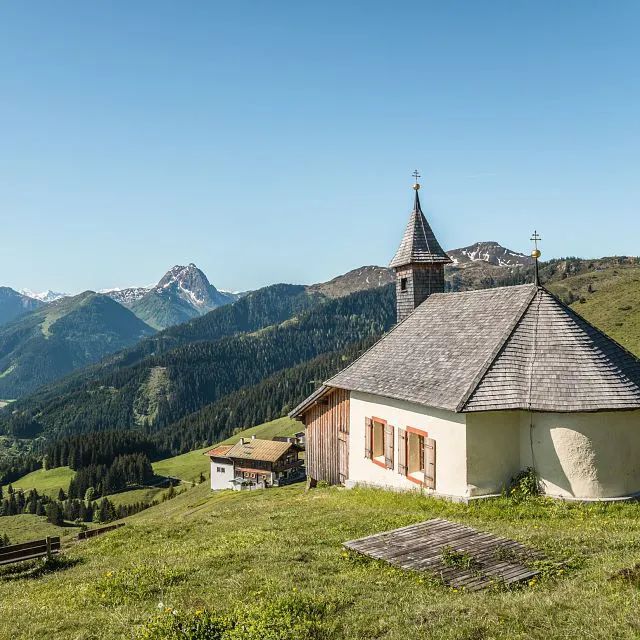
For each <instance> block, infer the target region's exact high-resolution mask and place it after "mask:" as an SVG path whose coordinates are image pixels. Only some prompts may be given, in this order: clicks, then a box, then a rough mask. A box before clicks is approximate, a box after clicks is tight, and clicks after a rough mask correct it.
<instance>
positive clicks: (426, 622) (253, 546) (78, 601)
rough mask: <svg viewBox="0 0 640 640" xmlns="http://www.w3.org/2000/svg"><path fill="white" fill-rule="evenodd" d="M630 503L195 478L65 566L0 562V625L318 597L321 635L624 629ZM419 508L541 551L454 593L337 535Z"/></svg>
mask: <svg viewBox="0 0 640 640" xmlns="http://www.w3.org/2000/svg"><path fill="white" fill-rule="evenodd" d="M639 516H640V506H639V505H638V504H598V503H596V504H590V505H580V504H571V503H565V502H554V501H551V500H545V499H533V500H530V501H525V502H521V503H514V502H512V501H510V500H508V499H506V498H498V499H493V500H487V501H482V502H475V503H473V504H471V505H460V504H452V503H449V502H445V501H442V500H437V499H434V498H427V497H423V496H420V495H419V494H396V493H392V492H385V491H380V490H373V489H356V490H346V489H342V488H336V487H332V488H319V489H314V490H312V491H310V492H305V490H304V487H302V486H300V485H297V486H291V487H283V488H279V489H272V490H267V491H256V492H251V493H237V492H222V493H216V494H214V493H212V492H211V491H210V490H209V488H208V487H207V486H206V485H199V486H197V487H195V488H192V489H189V490H188V491H186V492H185V493H184V494H182V495H180V496H178V497H177V498H175V499H174V500H171V501H168V502H164V503H162V504H160V505H158V506H156V507H153V508H151V509H149V510H147V511H144V512H142V513H139V514H137V515H135V516H132V517H131V518H128V520H127V526H126V527H124V528H122V529H121V530H118V531H116V532H112V533H109V534H106V535H105V536H103V537H101V538H96V539H93V540H89V541H86V542H83V543H79V544H75V545H72V546H71V547H69V549H68V550H67V551H66V555H67V556H68V558H69V559H70V560H71V561H73V562H76V563H77V564H74V565H73V566H70V567H69V568H66V569H60V570H58V571H56V572H52V573H49V574H47V575H44V576H41V577H38V578H28V577H27V578H22V579H20V578H17V577H16V576H15V575H3V573H2V571H1V570H0V638H2V639H5V638H6V639H7V640H8V639H9V638H12V639H15V638H43V639H44V638H47V639H49V638H53V639H55V638H60V639H62V638H64V639H66V638H71V637H73V638H94V639H101V638H128V637H132V635H133V634H134V633H135V632H136V629H139V626H140V625H142V624H144V623H145V621H147V620H148V619H149V618H150V617H151V616H154V615H156V614H157V612H158V610H159V608H161V609H164V608H170V609H172V610H173V609H175V610H177V611H178V612H183V611H184V612H189V611H190V612H194V611H202V610H203V609H205V608H210V609H213V610H218V611H229V610H231V609H232V608H234V607H236V606H237V605H238V604H242V603H256V602H257V603H261V602H267V601H271V600H273V599H277V598H288V599H290V600H296V599H305V598H314V599H315V600H317V601H322V602H325V603H327V605H328V606H329V607H330V608H331V609H333V610H334V612H335V613H334V615H332V616H330V617H329V618H328V619H327V620H326V623H327V624H328V625H329V626H330V627H331V633H330V634H329V636H328V637H330V638H348V639H353V640H355V639H359V640H365V639H370V638H380V639H386V640H406V639H407V638H430V639H431V638H438V639H439V638H442V639H450V640H454V639H456V640H463V639H465V640H480V639H485V638H487V639H488V638H505V639H506V638H508V639H525V638H541V639H544V640H551V639H555V638H590V639H595V638H603V639H604V638H637V637H638V633H639V632H640V589H639V585H640V570H638V569H635V570H633V568H634V567H635V566H636V564H637V563H638V562H639V561H640V518H639ZM433 517H444V518H449V519H452V520H455V521H459V522H463V523H465V524H468V525H471V526H475V527H478V528H480V529H483V530H486V531H490V532H492V533H496V534H500V535H504V536H508V537H512V538H514V539H516V540H519V541H521V542H523V543H525V544H528V545H530V546H532V547H535V548H538V549H541V550H543V551H544V552H545V553H546V555H547V557H548V559H549V562H547V563H544V566H543V567H542V568H543V573H542V575H541V577H540V578H539V579H538V580H536V581H534V583H533V584H526V585H523V586H522V587H519V588H515V589H512V590H500V589H496V590H493V591H485V592H478V593H469V594H467V593H464V592H455V591H454V590H452V589H449V588H446V587H443V586H441V585H439V584H437V583H435V582H434V581H433V580H431V579H429V578H427V577H425V576H424V575H421V574H414V573H409V572H403V571H401V570H398V569H393V568H390V567H388V566H386V565H384V564H381V563H378V562H375V561H371V560H367V559H362V558H360V557H357V556H354V555H351V554H348V553H345V552H344V550H343V548H342V542H344V541H346V540H349V539H353V538H357V537H360V536H364V535H368V534H371V533H375V532H378V531H383V530H385V529H390V528H394V527H398V526H403V525H407V524H411V523H413V522H419V521H422V520H425V519H428V518H433ZM625 569H631V571H629V572H628V573H627V574H625V575H624V577H622V576H621V574H620V572H621V570H625ZM34 612H37V615H34ZM154 637H155V636H154Z"/></svg>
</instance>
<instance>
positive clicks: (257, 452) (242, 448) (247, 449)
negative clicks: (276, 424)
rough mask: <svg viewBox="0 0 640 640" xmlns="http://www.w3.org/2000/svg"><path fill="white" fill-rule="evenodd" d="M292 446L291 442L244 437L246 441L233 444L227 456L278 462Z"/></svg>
mask: <svg viewBox="0 0 640 640" xmlns="http://www.w3.org/2000/svg"><path fill="white" fill-rule="evenodd" d="M292 447H293V444H292V443H291V442H282V441H278V440H260V439H259V438H252V439H250V440H247V439H244V441H242V440H241V441H240V442H238V443H236V444H235V445H233V448H232V449H231V450H230V451H228V452H227V454H226V456H227V457H228V458H236V459H240V460H263V461H265V462H276V460H279V459H280V458H281V457H282V456H283V455H284V454H285V453H287V451H288V450H289V449H291V448H292Z"/></svg>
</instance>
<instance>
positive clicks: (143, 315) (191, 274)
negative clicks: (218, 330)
mask: <svg viewBox="0 0 640 640" xmlns="http://www.w3.org/2000/svg"><path fill="white" fill-rule="evenodd" d="M128 291H129V294H131V291H130V290H128ZM138 293H140V292H139V291H138ZM110 295H113V293H112V294H110ZM114 297H115V296H114ZM118 298H120V299H118ZM118 298H116V299H118V301H119V302H123V304H127V306H129V308H130V309H131V311H133V313H135V314H136V315H137V316H138V318H140V319H141V320H143V321H144V322H146V323H147V324H148V325H150V326H152V327H154V328H155V329H166V328H167V327H170V326H172V325H175V324H180V323H181V322H186V321H187V320H190V319H191V318H195V317H197V316H201V315H204V314H205V313H208V312H209V311H212V310H213V309H217V308H218V307H222V306H224V305H226V304H229V303H230V302H233V301H234V300H236V299H237V296H235V295H234V294H230V293H223V292H222V291H218V289H216V288H215V287H214V286H213V285H212V284H211V283H210V282H209V280H208V279H207V276H206V275H205V274H204V273H203V272H202V271H201V270H200V269H198V267H196V265H195V264H193V263H191V264H189V265H187V266H186V267H184V266H181V265H176V266H175V267H173V268H172V269H170V270H169V271H167V273H166V274H165V275H164V276H163V278H162V279H161V280H160V282H158V284H157V285H156V286H155V287H152V288H151V289H150V290H149V291H147V292H146V293H144V294H143V295H142V296H141V297H137V299H134V300H133V301H132V302H130V303H129V302H128V301H127V302H125V301H124V300H123V298H122V295H119V296H118Z"/></svg>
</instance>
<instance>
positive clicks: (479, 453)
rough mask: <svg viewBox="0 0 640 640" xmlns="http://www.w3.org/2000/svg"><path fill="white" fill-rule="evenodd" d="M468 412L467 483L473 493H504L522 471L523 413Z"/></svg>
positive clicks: (476, 494) (472, 494) (479, 494)
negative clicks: (521, 440) (521, 423)
mask: <svg viewBox="0 0 640 640" xmlns="http://www.w3.org/2000/svg"><path fill="white" fill-rule="evenodd" d="M466 415H467V458H468V462H467V483H468V484H469V493H470V495H471V496H483V495H490V494H496V493H500V492H501V491H502V490H503V489H504V488H506V487H508V485H509V482H510V480H511V479H512V478H513V476H515V475H516V474H517V473H518V471H520V469H521V468H522V467H521V464H520V413H519V412H517V411H482V412H477V413H468V414H466Z"/></svg>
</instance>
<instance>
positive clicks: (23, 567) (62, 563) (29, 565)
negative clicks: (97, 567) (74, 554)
mask: <svg viewBox="0 0 640 640" xmlns="http://www.w3.org/2000/svg"><path fill="white" fill-rule="evenodd" d="M81 562H82V561H81V560H79V559H77V558H68V557H67V556H53V557H51V558H43V559H37V560H28V561H26V562H18V563H16V564H13V565H10V566H8V567H2V568H0V581H1V582H8V581H10V580H32V579H36V578H40V577H41V576H44V575H46V574H48V573H55V572H57V571H64V570H66V569H70V568H71V567H75V566H76V565H77V564H80V563H81Z"/></svg>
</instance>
